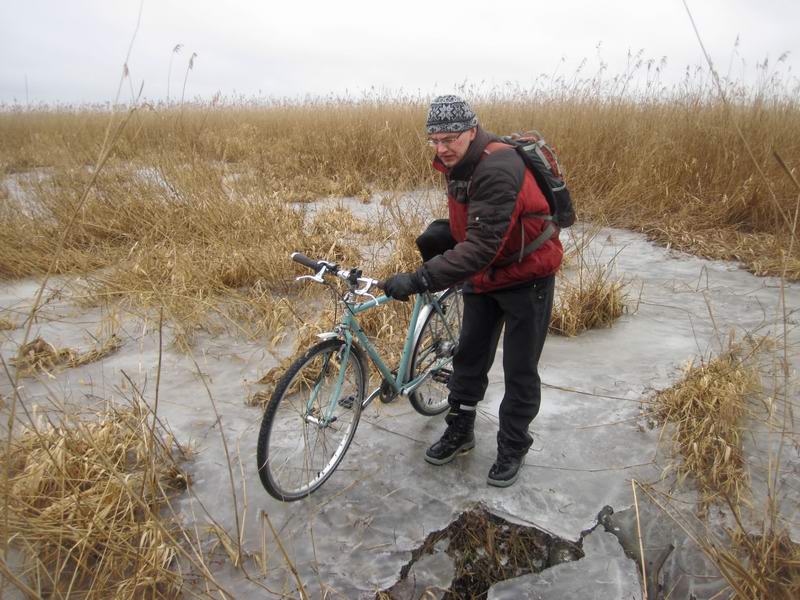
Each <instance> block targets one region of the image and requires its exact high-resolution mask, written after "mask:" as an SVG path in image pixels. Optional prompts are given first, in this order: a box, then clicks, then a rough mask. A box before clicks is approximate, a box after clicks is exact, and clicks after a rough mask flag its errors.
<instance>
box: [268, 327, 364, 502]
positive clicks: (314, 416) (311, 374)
mask: <svg viewBox="0 0 800 600" xmlns="http://www.w3.org/2000/svg"><path fill="white" fill-rule="evenodd" d="M344 348H345V345H344V343H343V342H341V341H340V340H327V341H325V342H322V343H320V344H317V345H316V346H314V347H313V348H311V349H310V350H309V351H308V352H306V354H305V355H303V356H302V357H301V358H299V359H298V360H297V361H295V363H293V364H292V366H291V367H289V370H288V371H287V372H286V373H285V374H284V376H283V377H282V378H281V380H280V381H279V382H278V385H277V386H276V388H275V391H274V392H273V395H272V398H271V399H270V402H269V404H268V405H267V410H266V412H265V414H264V418H263V421H262V423H261V431H260V433H259V441H258V448H257V459H258V471H259V476H260V477H261V482H262V484H263V485H264V488H265V489H266V490H267V492H269V493H270V495H272V496H273V497H275V498H277V499H279V500H284V501H291V500H299V499H300V498H303V497H305V496H308V495H309V494H310V493H311V492H313V491H314V490H316V489H317V488H319V486H321V485H322V484H323V483H324V482H325V480H327V479H328V477H330V476H331V474H332V473H333V471H334V470H335V469H336V467H337V466H338V465H339V463H340V462H341V460H342V458H343V457H344V454H345V452H346V451H347V448H348V446H349V445H350V442H351V441H352V439H353V435H354V434H355V431H356V427H357V426H358V420H359V417H360V415H361V403H362V401H363V400H364V391H365V388H366V372H365V367H364V362H363V360H362V357H361V354H360V352H359V350H358V349H357V348H356V347H355V346H352V347H351V350H350V355H349V357H348V359H347V364H346V366H345V371H344V379H343V382H342V387H341V390H340V392H339V393H338V394H337V395H335V396H334V393H335V390H336V384H337V380H338V378H339V375H340V367H341V365H342V359H343V354H344Z"/></svg>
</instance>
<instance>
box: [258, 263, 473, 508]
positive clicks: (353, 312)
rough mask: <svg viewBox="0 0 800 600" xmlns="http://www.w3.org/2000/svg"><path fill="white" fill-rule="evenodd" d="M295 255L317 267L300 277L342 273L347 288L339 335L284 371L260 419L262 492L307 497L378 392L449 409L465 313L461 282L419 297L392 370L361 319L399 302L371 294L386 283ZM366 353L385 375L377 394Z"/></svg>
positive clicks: (430, 409) (427, 411) (419, 407)
mask: <svg viewBox="0 0 800 600" xmlns="http://www.w3.org/2000/svg"><path fill="white" fill-rule="evenodd" d="M291 258H292V260H294V261H295V262H298V263H300V264H301V265H304V266H306V267H308V268H310V269H313V270H314V272H315V274H314V275H303V276H300V277H297V280H311V281H315V282H317V283H323V284H324V283H328V282H327V281H326V278H328V279H330V277H332V276H333V277H338V278H339V279H342V280H344V281H345V282H346V284H347V291H346V292H345V293H344V294H343V295H342V297H341V302H342V304H343V305H344V311H343V317H342V319H341V320H340V321H339V322H338V324H337V325H336V326H335V327H334V328H333V330H332V331H328V332H325V333H320V334H318V337H320V339H321V341H320V342H318V343H316V344H315V345H313V346H312V347H311V348H309V349H308V350H307V351H306V352H305V353H304V354H303V355H302V356H301V357H299V358H298V359H297V360H295V361H294V362H293V363H292V364H291V365H290V366H289V368H288V369H287V370H286V371H285V373H284V374H283V375H282V376H281V377H280V379H279V380H278V382H277V384H276V386H275V389H274V391H273V393H272V396H271V397H270V400H269V402H268V404H267V407H266V409H265V411H264V416H263V417H262V420H261V428H260V430H259V434H258V444H257V448H256V459H257V461H258V474H259V477H260V479H261V483H262V485H263V486H264V489H266V490H267V492H268V493H269V494H270V495H271V496H272V497H274V498H276V499H278V500H282V501H285V502H290V501H294V500H300V499H301V498H305V497H306V496H308V495H309V494H311V493H312V492H314V491H315V490H317V489H319V487H320V486H321V485H322V484H323V483H325V481H326V480H327V479H328V478H329V477H330V476H331V475H332V474H333V472H334V471H335V470H336V468H337V467H338V466H339V463H341V461H342V459H343V458H344V455H345V453H346V452H347V449H348V447H349V446H350V442H352V440H353V436H354V435H355V432H356V428H357V426H358V422H359V419H360V417H361V412H362V411H363V409H365V408H366V407H367V406H369V405H370V404H371V403H372V402H373V401H374V400H375V398H377V397H380V398H381V400H382V401H383V402H390V401H392V400H393V399H394V398H396V397H398V396H404V397H407V398H408V399H409V401H410V402H411V405H412V406H413V407H414V409H415V410H416V411H417V412H419V413H421V414H423V415H426V416H433V415H438V414H440V413H442V412H444V411H445V410H447V408H448V404H447V382H448V381H449V378H450V374H451V373H452V369H451V365H452V361H453V354H454V353H455V349H456V345H457V343H458V336H459V334H460V331H461V317H462V313H463V299H462V296H461V290H460V288H450V289H447V290H444V291H442V292H437V293H430V292H423V293H421V294H418V295H417V296H416V299H415V301H414V305H413V307H412V310H411V319H410V321H409V324H408V330H407V333H406V338H405V343H404V345H403V352H402V354H401V357H400V364H399V365H398V366H397V369H395V370H392V369H390V368H389V366H388V365H387V364H386V362H385V361H384V360H383V359H382V358H381V356H380V354H379V353H378V351H377V350H376V349H375V347H374V345H373V344H372V342H370V340H369V338H368V337H367V335H366V334H365V333H364V331H363V330H362V329H361V327H360V325H359V323H358V316H359V315H361V314H362V313H364V312H366V311H368V310H371V309H374V308H376V307H379V306H382V305H384V304H386V303H387V302H390V301H391V300H392V298H390V297H389V296H386V295H382V296H377V297H376V296H375V295H373V294H371V293H370V291H371V290H373V289H374V288H376V287H378V285H379V281H378V280H376V279H371V278H369V277H364V276H363V273H362V272H361V270H359V269H355V268H353V269H340V268H339V265H337V264H336V263H333V262H329V261H325V260H312V259H310V258H308V257H307V256H305V255H303V254H300V253H298V252H295V253H293V254H292V255H291ZM367 358H369V359H370V360H371V361H372V363H373V364H374V365H375V366H376V367H377V369H378V371H379V372H380V374H381V375H382V376H383V380H382V382H381V384H380V385H379V386H378V387H377V388H375V389H374V390H373V391H372V392H370V394H369V395H366V390H367V389H368V388H369V369H368V366H367Z"/></svg>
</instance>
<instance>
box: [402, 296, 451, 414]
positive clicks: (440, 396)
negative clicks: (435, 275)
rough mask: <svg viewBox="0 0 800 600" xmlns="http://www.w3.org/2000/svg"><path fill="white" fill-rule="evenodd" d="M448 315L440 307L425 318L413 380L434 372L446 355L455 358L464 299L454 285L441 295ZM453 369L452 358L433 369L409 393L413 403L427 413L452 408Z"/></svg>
mask: <svg viewBox="0 0 800 600" xmlns="http://www.w3.org/2000/svg"><path fill="white" fill-rule="evenodd" d="M439 304H440V306H441V308H442V312H443V313H444V317H443V316H442V315H441V314H439V312H438V311H437V310H435V309H434V310H433V311H431V313H430V314H429V315H428V316H427V318H426V319H425V323H424V324H423V326H422V329H421V330H420V333H419V336H417V340H416V343H415V344H414V350H413V352H412V354H411V366H410V368H409V379H414V378H415V377H417V376H419V375H421V374H423V373H426V372H428V371H431V370H432V369H433V368H434V367H435V365H436V363H437V362H440V361H441V359H442V358H448V357H450V358H452V356H453V355H454V354H455V351H456V346H457V345H458V338H459V336H460V334H461V319H462V317H463V316H464V298H463V296H462V294H461V289H460V288H451V289H449V290H447V291H446V292H445V293H444V294H442V295H441V297H440V298H439ZM452 372H453V368H452V361H450V362H448V363H447V365H445V366H443V367H440V368H437V369H435V370H433V371H431V374H430V376H429V377H428V379H427V380H425V382H424V383H423V384H422V385H420V386H419V387H418V388H417V389H416V390H414V392H413V393H412V394H411V395H410V396H409V400H410V401H411V406H413V407H414V409H415V410H416V411H417V412H418V413H420V414H423V415H426V416H432V415H438V414H440V413H443V412H444V411H445V410H447V408H448V404H447V395H448V393H449V391H448V389H447V383H448V382H449V381H450V375H451V374H452Z"/></svg>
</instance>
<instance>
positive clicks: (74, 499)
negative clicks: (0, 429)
mask: <svg viewBox="0 0 800 600" xmlns="http://www.w3.org/2000/svg"><path fill="white" fill-rule="evenodd" d="M149 415H150V413H149V412H147V410H146V409H145V407H143V406H141V405H137V404H132V405H131V406H130V407H127V408H120V409H109V410H107V411H105V412H103V413H102V414H99V415H96V416H95V418H92V419H91V420H83V419H78V418H71V417H69V416H67V415H64V417H63V422H62V423H61V424H58V425H55V424H50V423H44V422H42V423H40V424H39V425H37V426H31V427H28V428H27V429H25V430H24V431H23V432H21V434H20V435H18V436H15V438H14V439H13V440H12V441H11V442H10V444H9V445H8V447H6V445H5V444H4V445H3V451H2V452H3V464H4V465H8V469H9V477H8V478H6V477H3V478H2V486H3V488H4V489H2V492H1V493H2V496H3V498H4V499H5V504H4V505H3V515H2V518H0V527H2V529H3V531H2V533H3V535H4V536H5V537H6V539H8V540H10V542H11V547H12V548H14V549H15V550H16V551H17V552H19V553H21V554H22V556H23V557H24V561H23V565H24V566H23V567H22V571H21V572H19V573H18V575H19V576H20V578H21V579H24V580H26V581H27V585H28V586H29V588H30V589H31V590H32V591H33V592H34V593H35V594H38V596H37V597H52V598H81V599H86V600H89V599H98V600H100V599H103V600H105V599H107V598H120V599H123V598H130V599H133V598H153V599H167V598H177V597H179V594H180V590H181V586H182V575H181V573H180V572H179V571H178V570H177V568H176V566H177V565H176V557H177V556H178V554H179V551H178V547H177V542H176V541H175V537H174V535H173V534H174V533H175V531H176V527H177V525H176V524H174V523H172V522H171V521H170V519H169V518H166V517H163V516H162V510H163V509H164V507H165V506H167V504H168V502H169V498H170V497H171V496H172V495H174V494H176V493H178V492H180V491H181V490H183V489H185V488H186V485H187V483H188V482H187V478H186V475H184V474H183V472H182V471H181V469H180V467H179V460H178V457H179V454H178V453H176V449H177V447H176V445H175V442H174V440H173V439H172V437H171V435H170V434H169V433H168V432H166V431H164V430H163V428H162V427H161V426H160V425H153V424H152V423H151V420H150V418H149Z"/></svg>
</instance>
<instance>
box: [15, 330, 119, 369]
mask: <svg viewBox="0 0 800 600" xmlns="http://www.w3.org/2000/svg"><path fill="white" fill-rule="evenodd" d="M121 346H122V340H120V339H119V337H117V336H116V335H114V334H112V335H111V336H110V337H109V338H108V339H107V340H105V341H104V342H103V343H102V344H100V345H99V346H98V347H97V348H94V349H92V350H89V351H87V352H77V351H75V350H72V349H71V348H62V349H60V350H59V349H57V348H56V347H55V346H53V344H51V343H49V342H46V341H45V340H44V339H42V338H40V337H37V338H36V339H34V340H33V341H30V342H28V343H27V344H25V345H23V346H20V348H19V351H18V352H17V357H16V358H14V359H12V360H11V364H12V365H14V366H15V367H16V368H17V371H18V372H19V374H20V376H21V377H30V376H32V375H34V374H35V373H37V372H38V373H46V374H52V373H53V371H55V370H56V369H58V368H59V367H68V368H75V367H82V366H83V365H87V364H89V363H92V362H95V361H97V360H100V359H101V358H103V357H105V356H108V355H109V354H113V353H114V352H116V351H117V350H119V348H120V347H121Z"/></svg>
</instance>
